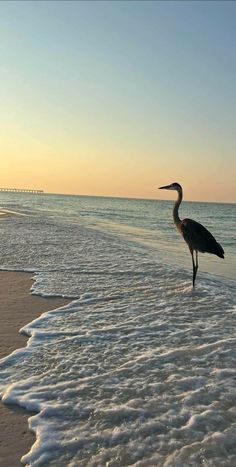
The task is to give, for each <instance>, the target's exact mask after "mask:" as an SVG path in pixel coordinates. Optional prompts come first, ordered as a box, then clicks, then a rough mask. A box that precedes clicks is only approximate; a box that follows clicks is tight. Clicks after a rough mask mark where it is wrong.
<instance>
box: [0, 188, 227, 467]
mask: <svg viewBox="0 0 236 467" xmlns="http://www.w3.org/2000/svg"><path fill="white" fill-rule="evenodd" d="M172 205H173V203H172V202H168V201H154V200H130V199H117V198H100V197H99V198H97V197H82V196H62V195H60V196H59V195H58V196H55V195H46V194H45V195H40V196H37V195H26V194H6V193H1V194H0V206H1V207H2V208H5V209H8V210H10V211H15V212H16V213H17V215H13V216H9V217H2V218H0V230H1V232H0V234H1V242H0V255H1V268H2V269H11V270H26V271H32V276H34V278H35V282H34V284H33V286H32V292H33V293H36V294H41V295H44V296H57V295H60V296H65V297H70V298H71V299H72V303H71V304H70V305H68V306H67V307H64V308H61V309H59V310H54V311H51V312H49V313H45V314H44V315H42V316H41V317H40V318H39V319H37V320H35V321H33V322H32V323H29V324H28V325H27V326H25V327H24V328H23V329H22V330H21V332H23V333H26V334H27V335H29V336H31V339H30V340H29V343H28V347H27V348H25V349H20V350H17V351H15V352H14V353H13V354H12V355H10V356H9V357H7V358H5V359H3V360H2V361H1V362H0V389H1V393H2V395H3V400H4V401H5V402H7V403H16V404H19V405H21V406H23V407H26V408H27V409H29V410H34V411H36V412H37V414H36V415H35V416H33V417H31V418H30V419H29V424H30V427H31V428H32V429H33V430H34V431H36V434H37V443H36V444H35V445H34V446H33V448H32V450H31V451H30V453H26V455H25V456H23V458H22V461H23V462H24V463H26V464H28V465H33V466H69V467H77V466H81V467H83V466H91V467H95V466H107V467H125V466H131V465H132V466H136V467H144V466H163V467H167V466H169V467H170V466H172V467H189V466H200V465H207V466H212V467H218V466H219V467H221V466H232V467H233V466H234V465H236V447H235V446H236V411H235V403H236V390H235V388H236V381H235V376H236V371H235V363H236V362H235V360H236V348H235V343H236V338H235V314H236V300H235V297H236V295H235V292H236V234H235V232H236V216H235V214H236V205H235V204H213V203H211V204H210V203H190V202H189V203H188V202H185V203H183V204H182V206H181V209H180V217H182V218H184V217H190V218H193V219H195V220H197V221H199V222H201V223H202V224H204V225H205V226H206V227H207V228H208V229H209V230H210V231H211V232H212V233H213V235H214V236H215V237H216V239H217V241H218V242H219V243H221V245H222V246H223V248H224V250H225V253H226V257H225V260H222V259H220V258H217V257H215V256H213V255H207V254H206V255H199V256H200V258H199V272H198V276H197V286H196V288H195V290H193V289H192V287H191V280H192V265H191V256H190V254H189V251H188V247H187V245H186V244H185V242H184V241H183V239H182V238H181V236H180V235H179V234H178V233H177V232H176V231H175V229H174V227H173V222H172ZM19 214H23V215H19Z"/></svg>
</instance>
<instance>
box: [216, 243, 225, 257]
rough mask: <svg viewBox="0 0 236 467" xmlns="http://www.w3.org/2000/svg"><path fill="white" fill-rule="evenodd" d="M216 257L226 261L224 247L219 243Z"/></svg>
mask: <svg viewBox="0 0 236 467" xmlns="http://www.w3.org/2000/svg"><path fill="white" fill-rule="evenodd" d="M216 255H217V256H219V258H223V259H224V257H225V256H224V255H225V252H224V250H223V248H222V246H221V245H220V244H219V243H217V251H216Z"/></svg>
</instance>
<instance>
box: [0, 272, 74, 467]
mask: <svg viewBox="0 0 236 467" xmlns="http://www.w3.org/2000/svg"><path fill="white" fill-rule="evenodd" d="M32 276H33V273H21V272H5V271H4V272H3V271H0V319H1V328H0V358H3V357H5V356H6V355H9V354H10V353H11V352H12V351H13V350H15V349H17V348H21V347H24V346H25V345H26V343H27V337H26V336H23V335H21V334H19V329H20V328H21V327H22V326H24V325H25V324H27V323H29V322H30V321H32V320H33V319H35V318H37V317H38V316H40V315H41V314H42V313H44V312H45V311H48V310H51V309H54V308H57V307H60V306H63V305H66V304H67V303H69V300H65V299H60V298H47V299H45V298H41V297H38V296H34V295H31V294H30V288H31V285H32ZM28 418H29V412H26V411H24V410H23V409H20V408H19V407H16V406H12V405H9V406H6V405H4V404H2V403H0V419H1V430H0V467H8V466H9V467H10V466H11V467H16V466H17V467H19V466H20V465H22V464H21V462H20V459H21V456H22V455H23V454H25V453H26V452H28V451H29V449H30V447H31V446H32V444H33V443H34V440H35V437H34V434H33V433H31V432H30V431H29V429H28V422H27V420H28Z"/></svg>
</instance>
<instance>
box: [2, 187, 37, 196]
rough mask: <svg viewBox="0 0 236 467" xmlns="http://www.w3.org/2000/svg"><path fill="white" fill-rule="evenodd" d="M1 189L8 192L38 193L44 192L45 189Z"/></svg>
mask: <svg viewBox="0 0 236 467" xmlns="http://www.w3.org/2000/svg"><path fill="white" fill-rule="evenodd" d="M0 191H6V192H7V193H36V194H37V195H39V194H41V193H43V190H28V189H24V188H0Z"/></svg>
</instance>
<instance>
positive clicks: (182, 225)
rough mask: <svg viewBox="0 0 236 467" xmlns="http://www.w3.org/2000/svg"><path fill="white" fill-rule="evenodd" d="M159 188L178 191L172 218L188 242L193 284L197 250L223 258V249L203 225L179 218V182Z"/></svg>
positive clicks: (181, 197) (180, 199) (180, 189)
mask: <svg viewBox="0 0 236 467" xmlns="http://www.w3.org/2000/svg"><path fill="white" fill-rule="evenodd" d="M160 188H161V189H166V190H176V191H177V193H178V199H177V200H176V202H175V204H174V208H173V219H174V224H175V226H176V228H177V230H178V231H179V232H180V233H181V235H183V238H184V240H185V241H186V243H187V244H188V247H189V250H190V253H191V256H192V263H193V285H194V284H195V279H196V275H197V270H198V252H200V253H211V254H213V255H216V256H219V258H224V250H223V248H222V246H221V245H220V244H219V243H218V242H217V241H216V239H215V238H214V237H213V235H212V234H211V233H210V232H209V230H207V229H206V228H205V227H204V226H203V225H201V224H199V222H196V221H194V220H192V219H187V218H186V219H183V220H181V219H180V218H179V206H180V203H181V201H182V199H183V190H182V187H181V185H180V184H179V183H176V182H175V183H171V185H166V186H162V187H160ZM194 252H195V254H196V259H195V260H194V255H193V253H194Z"/></svg>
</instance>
